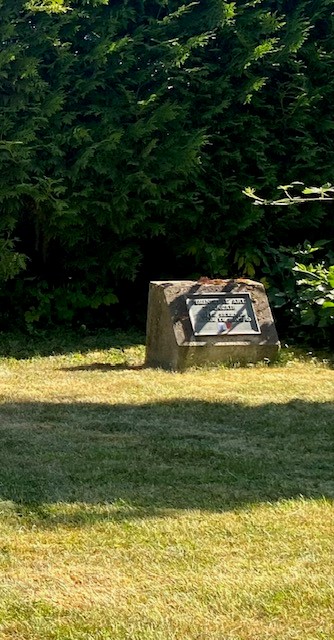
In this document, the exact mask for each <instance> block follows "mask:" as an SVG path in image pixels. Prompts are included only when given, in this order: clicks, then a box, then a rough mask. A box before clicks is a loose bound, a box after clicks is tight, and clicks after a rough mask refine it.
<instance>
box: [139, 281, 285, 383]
mask: <svg viewBox="0 0 334 640" xmlns="http://www.w3.org/2000/svg"><path fill="white" fill-rule="evenodd" d="M279 348H280V344H279V340H278V336H277V333H276V329H275V324H274V320H273V317H272V314H271V310H270V307H269V302H268V298H267V295H266V291H265V288H264V286H263V284H262V283H261V282H254V281H253V280H247V279H244V278H240V279H234V280H233V279H230V280H213V281H210V280H209V281H206V282H200V281H199V282H194V281H192V280H181V281H180V280H176V281H175V280H171V281H170V280H163V281H153V282H151V283H150V291H149V300H148V314H147V338H146V365H147V366H150V367H163V368H165V369H172V370H174V371H183V370H184V369H186V368H187V367H191V366H201V365H206V364H208V363H213V362H222V363H225V362H226V363H248V362H258V361H259V360H263V359H264V358H266V360H273V359H275V358H276V357H277V354H278V351H279Z"/></svg>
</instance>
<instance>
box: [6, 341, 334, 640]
mask: <svg viewBox="0 0 334 640" xmlns="http://www.w3.org/2000/svg"><path fill="white" fill-rule="evenodd" d="M58 342H59V339H58ZM6 345H7V346H6V347H5V346H4V342H1V340H0V350H1V353H2V354H3V356H2V357H0V395H1V405H0V435H1V449H0V457H1V461H0V500H1V502H0V639H1V640H5V639H9V638H13V639H17V640H19V639H20V640H46V639H50V640H51V639H52V640H55V639H59V640H60V639H61V640H106V639H111V640H265V639H266V640H267V639H268V640H278V639H279V640H289V639H296V640H297V639H298V640H333V639H334V613H333V612H334V578H333V576H334V570H333V569H334V557H333V556H334V553H333V551H334V515H333V497H334V473H333V458H334V456H333V435H334V402H333V401H334V370H333V368H331V365H330V363H328V364H326V363H322V362H318V361H317V360H316V359H315V358H313V357H311V356H308V357H305V358H303V359H296V358H293V357H290V356H289V355H287V354H286V355H285V356H284V358H285V364H284V366H282V365H281V366H273V367H268V366H255V367H249V368H235V369H224V368H218V367H216V368H212V369H206V370H199V369H198V370H191V371H188V372H186V373H183V374H178V373H168V372H163V371H156V370H152V369H145V368H143V367H142V363H143V358H144V348H143V346H142V345H141V344H140V343H139V342H138V340H136V338H135V337H133V338H132V339H129V338H128V337H127V336H118V339H117V340H116V341H115V339H114V338H113V337H112V336H108V335H107V334H105V335H104V338H103V340H102V341H101V340H100V339H99V340H98V339H95V338H82V340H81V341H80V339H78V342H77V344H76V345H72V346H71V345H68V344H67V343H66V341H65V344H62V343H61V340H60V342H59V343H56V342H52V340H51V338H50V340H49V341H48V340H46V341H45V343H43V345H39V346H35V347H34V344H33V343H32V342H31V343H28V342H27V343H23V342H22V341H15V339H14V338H13V340H12V341H11V342H10V341H9V342H8V341H7V342H6ZM52 351H54V352H55V354H56V355H50V353H51V352H52ZM38 353H41V354H42V355H40V356H39V355H38ZM32 354H34V355H32ZM57 354H58V355H57Z"/></svg>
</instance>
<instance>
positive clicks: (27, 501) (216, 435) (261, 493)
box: [0, 401, 334, 526]
mask: <svg viewBox="0 0 334 640" xmlns="http://www.w3.org/2000/svg"><path fill="white" fill-rule="evenodd" d="M333 431H334V403H324V404H321V403H311V402H304V401H292V402H289V403H287V404H282V405H277V404H271V403H268V404H264V405H261V406H256V407H247V406H244V405H241V404H233V403H206V402H196V401H195V402H193V401H180V402H176V401H170V402H161V403H152V404H144V405H140V406H134V405H122V404H118V405H114V406H112V405H104V404H84V403H82V404H80V403H77V404H75V403H73V404H51V403H49V404H48V403H32V402H27V403H17V404H14V403H13V404H10V403H8V404H3V405H2V406H1V408H0V435H1V449H0V499H1V500H3V501H13V503H14V508H16V509H17V512H18V513H19V514H22V515H24V516H27V514H29V515H30V516H31V518H32V521H33V522H34V523H36V521H38V522H39V523H43V525H45V526H53V525H56V524H57V523H59V522H63V523H64V524H68V525H69V526H76V525H79V524H84V523H86V524H89V523H90V522H95V521H97V520H99V519H101V520H102V519H105V518H108V519H116V520H119V519H126V518H136V517H143V518H144V517H150V516H152V515H153V514H157V513H159V514H160V515H163V514H164V513H167V512H168V510H170V509H205V510H208V511H212V512H220V511H224V510H229V509H234V508H242V507H243V506H245V505H249V504H254V503H259V502H264V501H271V502H272V501H276V500H279V499H282V498H293V497H296V496H300V495H303V496H305V497H312V498H318V497H320V496H324V497H326V498H333V497H334V479H333ZM54 503H67V506H66V505H63V507H64V508H62V505H60V506H59V507H57V509H56V511H52V508H53V507H52V506H51V505H54ZM71 505H72V507H73V508H71Z"/></svg>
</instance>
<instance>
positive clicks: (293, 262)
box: [263, 241, 334, 347]
mask: <svg viewBox="0 0 334 640" xmlns="http://www.w3.org/2000/svg"><path fill="white" fill-rule="evenodd" d="M329 244H330V243H329V242H328V241H319V242H318V243H317V244H316V246H312V245H311V244H310V243H309V242H308V241H305V242H304V243H303V245H299V246H298V247H297V248H295V249H293V248H288V247H280V248H279V249H270V248H268V253H267V256H265V257H264V263H265V266H264V269H263V271H264V273H265V274H266V279H267V284H268V285H269V289H268V293H269V298H270V302H271V304H272V306H273V307H274V308H275V310H276V314H277V315H278V317H280V318H281V320H282V318H285V322H286V324H287V325H288V327H289V336H290V338H291V337H294V338H300V339H302V340H303V341H306V342H307V341H308V342H311V343H313V344H314V345H320V346H326V347H333V346H334V339H333V328H334V252H333V251H332V250H331V249H328V245H329ZM318 252H320V253H322V254H323V259H322V261H321V262H318V263H314V261H313V257H314V254H315V253H316V254H317V253H318Z"/></svg>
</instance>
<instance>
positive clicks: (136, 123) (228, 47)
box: [0, 0, 334, 323]
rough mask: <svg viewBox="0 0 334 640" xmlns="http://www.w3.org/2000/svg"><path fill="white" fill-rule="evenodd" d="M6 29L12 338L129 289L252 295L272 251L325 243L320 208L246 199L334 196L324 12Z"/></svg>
mask: <svg viewBox="0 0 334 640" xmlns="http://www.w3.org/2000/svg"><path fill="white" fill-rule="evenodd" d="M1 18H2V20H1V24H0V42H1V51H0V113H1V119H0V133H1V136H0V139H1V144H0V208H1V209H0V210H1V214H0V232H1V236H0V237H2V238H3V242H4V243H7V244H6V246H7V254H6V255H7V260H8V265H9V267H8V268H7V271H6V272H5V273H4V276H3V278H2V279H3V280H5V279H7V280H8V281H7V284H3V287H2V298H3V300H2V307H3V309H7V311H8V314H9V315H6V316H5V319H6V318H7V321H8V318H9V317H11V315H10V314H12V315H13V314H15V317H16V318H19V321H22V322H24V321H25V322H28V323H34V322H40V321H50V320H51V321H59V320H62V321H64V320H65V321H72V320H73V319H78V318H81V319H82V318H83V317H85V318H86V317H88V316H87V309H88V310H89V309H91V310H92V311H91V312H90V313H91V316H90V317H91V318H96V312H95V311H94V310H95V309H97V308H101V309H105V308H106V307H109V305H111V304H112V303H114V302H116V301H117V299H118V296H119V292H120V291H121V290H122V288H123V287H124V283H125V282H126V281H130V282H135V283H137V284H138V283H140V282H141V281H145V282H146V280H147V279H148V278H150V277H164V276H168V277H171V276H176V277H184V276H189V275H192V274H194V273H198V274H203V273H206V274H210V275H225V274H228V275H237V274H238V273H239V274H240V273H241V272H242V271H245V265H248V266H247V268H246V271H247V270H248V271H252V270H253V271H254V273H255V272H256V275H258V276H259V277H260V276H261V264H262V263H261V256H262V255H263V254H264V253H265V252H266V251H267V248H268V247H269V248H272V247H276V246H279V245H280V244H281V243H283V244H284V243H286V242H287V238H289V242H290V243H291V242H294V241H295V242H296V243H297V242H300V241H303V240H304V239H305V238H306V237H307V238H309V239H310V241H311V242H312V241H314V240H316V239H318V238H319V237H328V236H329V234H330V233H331V224H332V223H331V210H330V208H327V209H324V208H323V207H322V206H321V205H319V204H318V203H314V204H312V206H311V207H309V208H308V209H307V211H305V209H303V208H301V209H300V210H299V209H298V207H296V208H286V209H284V211H282V212H280V213H279V215H273V213H272V212H271V211H268V210H266V209H265V208H264V207H252V205H251V202H248V201H247V200H246V201H245V198H244V196H243V194H242V189H243V187H244V186H245V185H246V184H251V185H254V187H255V188H256V189H261V192H264V193H266V192H268V193H269V192H270V193H271V192H272V190H273V188H274V187H275V186H276V185H277V184H279V183H281V182H282V180H283V179H284V180H288V181H291V180H295V179H298V180H302V181H304V182H305V183H306V184H318V183H319V184H322V183H324V182H325V181H326V180H328V181H331V180H332V171H333V169H332V168H333V165H334V146H333V141H332V140H333V137H332V129H333V126H334V125H333V121H332V114H331V111H332V103H333V98H334V65H333V57H334V53H333V52H334V46H333V44H334V41H333V16H332V3H331V2H329V0H309V1H307V2H305V0H303V1H302V0H296V1H294V2H291V0H278V1H277V0H276V1H273V0H251V1H244V0H242V1H240V2H227V1H223V0H206V1H204V2H197V1H193V2H189V1H187V0H186V1H185V2H179V1H177V0H127V1H124V0H114V1H113V2H108V1H107V0H86V1H83V0H30V1H29V2H25V1H23V0H3V1H2V3H1ZM14 238H18V240H17V241H15V240H14ZM8 242H9V244H8ZM267 253H268V252H267ZM11 259H12V261H13V263H14V262H15V261H16V265H18V266H17V269H16V270H15V268H14V270H13V269H12V268H11V267H10V263H11ZM23 267H25V269H24V268H23ZM20 268H21V272H20V273H19V274H18V275H16V277H15V278H14V279H13V277H12V276H13V275H15V273H17V271H19V269H20ZM250 275H251V274H250ZM8 278H11V279H8ZM130 290H131V291H134V292H135V291H136V290H137V287H136V285H132V289H130ZM9 293H10V299H11V303H10V304H9V303H8V302H7V300H8V294H9ZM110 313H111V314H112V313H113V312H112V311H111V312H110ZM85 314H86V315H85ZM94 314H95V315H94Z"/></svg>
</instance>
